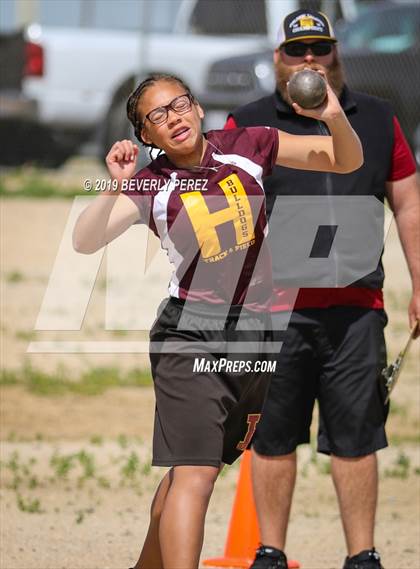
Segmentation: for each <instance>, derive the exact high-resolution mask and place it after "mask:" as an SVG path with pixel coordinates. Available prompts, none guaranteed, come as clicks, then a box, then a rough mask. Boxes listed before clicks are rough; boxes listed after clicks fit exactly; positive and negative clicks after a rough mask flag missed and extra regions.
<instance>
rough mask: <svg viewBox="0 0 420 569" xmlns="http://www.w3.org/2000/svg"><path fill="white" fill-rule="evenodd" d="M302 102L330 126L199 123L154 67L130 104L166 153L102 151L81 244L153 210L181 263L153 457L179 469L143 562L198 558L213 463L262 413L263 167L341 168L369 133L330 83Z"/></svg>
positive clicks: (173, 563) (164, 323)
mask: <svg viewBox="0 0 420 569" xmlns="http://www.w3.org/2000/svg"><path fill="white" fill-rule="evenodd" d="M295 110H296V112H298V113H300V114H303V115H305V116H308V117H313V118H316V119H319V120H322V121H324V122H325V123H326V124H327V126H328V128H329V131H330V133H331V136H294V135H291V134H287V133H285V132H281V131H278V130H276V129H274V128H268V127H253V128H240V129H235V130H226V131H210V132H208V133H206V134H203V133H202V131H201V120H202V118H203V116H204V113H203V110H202V108H201V107H200V105H199V103H198V102H197V100H196V99H195V98H194V96H193V95H192V93H191V92H190V90H189V88H188V87H187V86H186V85H185V84H184V83H183V82H182V81H181V80H179V79H178V78H176V77H174V76H167V75H154V76H150V77H149V78H147V79H146V80H145V81H143V82H142V83H141V84H140V85H139V87H138V88H137V89H136V90H135V91H134V92H133V94H132V95H131V96H130V98H129V101H128V104H127V112H128V117H129V119H130V121H131V122H132V123H133V126H134V129H135V133H136V136H137V138H138V139H139V140H140V142H142V144H145V145H147V146H152V147H155V148H159V149H161V150H162V151H163V152H164V154H163V155H161V156H159V157H158V158H156V159H155V160H153V161H152V162H151V163H150V164H149V165H148V166H147V167H145V168H143V169H141V170H140V171H139V172H137V173H135V172H136V159H137V155H138V152H139V149H138V147H137V146H136V145H135V144H133V143H132V142H131V141H130V140H122V141H118V142H116V143H115V144H114V145H113V146H112V148H111V150H110V151H109V153H108V155H107V157H106V164H107V167H108V170H109V173H110V176H111V177H112V179H113V180H117V181H118V190H117V191H116V192H115V193H112V192H108V193H107V194H101V195H99V196H97V197H96V198H95V200H93V202H92V203H91V204H90V205H89V206H88V207H87V208H86V209H85V210H84V211H83V212H82V213H81V215H80V216H79V219H78V220H77V223H76V226H75V229H74V234H73V245H74V248H75V249H76V251H78V252H80V253H85V254H89V253H94V252H95V251H97V250H98V249H100V248H101V247H104V246H105V245H106V244H107V243H109V242H110V241H112V240H113V239H116V238H117V237H118V236H119V235H121V234H122V233H123V232H124V231H125V230H126V229H128V228H129V227H130V226H131V225H132V224H134V223H145V224H147V225H148V226H149V228H150V229H151V230H152V231H153V232H154V233H155V234H156V235H157V236H158V237H159V239H160V240H161V244H162V247H163V248H164V249H165V250H166V251H167V254H168V257H169V260H170V261H171V263H172V264H173V265H174V273H173V276H172V278H171V282H170V284H169V299H166V300H165V301H164V302H163V303H162V304H161V306H160V308H159V310H158V318H157V320H156V322H155V324H154V325H153V327H152V330H151V333H150V338H151V353H150V359H151V366H152V375H153V380H154V388H155V394H156V415H155V429H154V437H153V464H154V465H159V466H169V467H170V470H169V471H168V472H167V474H166V475H165V476H164V478H163V479H162V481H161V483H160V485H159V487H158V489H157V491H156V494H155V496H154V499H153V503H152V507H151V517H150V525H149V529H148V532H147V536H146V539H145V542H144V545H143V548H142V551H141V554H140V558H139V560H138V562H137V564H136V565H135V568H136V569H158V568H159V569H161V568H164V569H196V568H197V567H198V564H199V558H200V552H201V548H202V544H203V538H204V520H205V514H206V510H207V507H208V503H209V500H210V496H211V493H212V491H213V485H214V483H215V481H216V478H217V475H218V473H219V471H220V469H221V467H222V465H223V464H224V463H232V462H233V461H234V460H235V459H236V458H237V457H238V456H239V455H240V453H241V452H242V451H243V450H245V448H247V446H248V445H249V443H250V440H251V438H252V435H253V432H254V430H255V427H256V424H257V422H258V420H259V416H260V415H259V414H260V411H261V408H262V403H263V399H264V395H265V392H266V389H267V384H268V381H269V378H270V374H269V373H267V372H263V371H261V370H262V368H263V365H262V363H263V362H264V361H266V360H267V359H269V355H267V350H266V349H265V346H266V345H267V340H268V339H269V330H268V329H269V324H268V321H267V308H268V305H269V300H270V295H271V267H270V256H269V253H268V249H267V245H266V242H265V234H266V224H267V222H266V217H265V203H264V190H263V184H262V179H263V177H264V176H266V175H269V174H270V172H271V170H272V168H273V167H274V166H275V165H276V164H279V165H282V166H286V167H291V168H301V169H306V170H322V171H330V172H337V173H345V172H350V171H352V170H355V169H356V168H359V167H360V166H361V164H362V161H363V155H362V150H361V145H360V141H359V139H358V137H357V135H356V134H355V133H354V131H353V130H352V128H351V126H350V124H349V123H348V121H347V119H346V117H345V114H344V113H343V111H342V109H341V107H340V104H339V102H338V100H337V98H336V96H335V95H334V93H333V92H332V90H331V89H330V88H328V95H327V99H326V102H325V103H324V104H323V105H322V106H321V107H319V108H317V109H313V110H304V109H301V108H300V107H298V106H297V105H295ZM128 182H130V183H128ZM235 346H236V349H235ZM245 360H246V367H244V366H243V363H242V362H244V361H245Z"/></svg>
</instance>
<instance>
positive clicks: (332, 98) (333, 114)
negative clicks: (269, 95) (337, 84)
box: [293, 69, 344, 123]
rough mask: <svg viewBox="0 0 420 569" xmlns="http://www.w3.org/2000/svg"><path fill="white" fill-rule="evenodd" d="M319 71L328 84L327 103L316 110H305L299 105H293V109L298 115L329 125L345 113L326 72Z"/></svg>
mask: <svg viewBox="0 0 420 569" xmlns="http://www.w3.org/2000/svg"><path fill="white" fill-rule="evenodd" d="M317 71H318V73H320V74H321V75H322V77H323V78H324V80H325V83H326V84H327V96H326V97H325V101H324V102H323V103H322V105H320V106H319V107H316V108H315V109H304V108H303V107H300V106H299V105H298V104H297V103H293V108H294V109H295V111H296V113H297V114H298V115H303V116H304V117H310V118H312V119H316V120H319V121H324V122H326V123H328V122H330V121H333V120H335V119H336V118H338V117H341V116H342V115H343V114H344V111H343V109H342V107H341V105H340V102H339V100H338V99H337V96H336V94H335V93H334V91H333V90H332V89H331V87H330V86H329V84H328V81H327V77H326V75H325V72H324V71H322V70H319V69H318V70H317Z"/></svg>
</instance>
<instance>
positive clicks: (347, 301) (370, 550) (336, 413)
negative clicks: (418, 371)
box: [225, 10, 420, 569]
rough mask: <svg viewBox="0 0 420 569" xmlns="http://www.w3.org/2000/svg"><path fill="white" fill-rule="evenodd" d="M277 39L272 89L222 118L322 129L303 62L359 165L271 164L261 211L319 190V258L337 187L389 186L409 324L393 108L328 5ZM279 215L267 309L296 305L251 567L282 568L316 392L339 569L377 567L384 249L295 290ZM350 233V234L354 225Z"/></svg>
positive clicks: (260, 489) (276, 379)
mask: <svg viewBox="0 0 420 569" xmlns="http://www.w3.org/2000/svg"><path fill="white" fill-rule="evenodd" d="M278 46H279V47H278V48H277V49H276V50H275V51H274V67H275V71H276V80H277V88H276V91H275V93H274V94H272V95H270V96H268V97H264V98H263V99H260V100H258V101H255V102H253V103H250V104H248V105H246V106H244V107H241V108H239V109H236V110H235V111H233V112H232V113H231V115H230V116H229V118H228V120H227V123H226V126H225V128H233V127H248V126H257V125H258V126H260V125H266V126H274V127H276V128H279V129H281V130H283V131H286V132H289V133H292V134H319V135H323V134H328V130H327V129H326V126H325V124H323V123H322V122H319V121H316V120H313V119H311V118H307V117H303V116H300V115H299V114H297V113H296V112H295V110H294V108H293V106H292V101H291V100H290V97H289V94H288V90H287V82H288V81H289V79H290V77H291V75H292V74H293V73H294V72H296V71H300V70H302V69H306V68H309V69H314V70H320V71H322V72H323V73H324V74H325V75H326V77H327V79H328V82H329V83H330V85H331V86H332V88H333V90H334V91H335V93H336V95H337V96H338V97H339V100H340V103H341V105H342V107H343V109H344V111H345V113H346V115H347V117H348V119H349V121H350V123H351V124H352V126H353V128H354V130H355V131H356V132H357V134H358V135H359V138H360V140H361V141H362V144H363V150H364V158H365V161H364V165H363V166H362V167H361V168H360V169H359V170H357V171H356V172H353V173H351V174H344V175H335V174H330V173H316V172H304V171H299V170H297V169H296V170H295V169H291V168H282V167H279V166H277V167H276V168H275V169H274V171H273V174H272V175H271V177H270V178H269V179H266V180H265V181H264V186H265V189H266V193H267V194H268V195H267V208H268V210H269V211H268V213H269V214H270V213H272V211H271V210H272V209H273V206H274V203H275V199H276V197H277V196H294V197H299V196H302V198H301V199H302V203H304V201H305V199H306V198H303V196H308V195H310V196H314V195H315V196H324V197H325V200H326V201H325V210H326V212H327V218H328V210H330V211H329V214H330V218H329V221H328V222H327V223H326V224H325V225H323V226H321V225H320V227H319V231H318V233H317V235H316V239H315V240H314V242H313V246H312V250H311V244H309V249H308V251H311V252H310V254H309V256H310V257H313V259H311V261H314V262H315V261H317V259H320V258H322V257H324V258H326V259H328V257H329V256H330V253H331V251H332V250H333V249H332V246H333V244H334V243H333V242H334V238H335V231H336V230H337V227H339V224H338V222H337V221H336V220H335V221H334V213H331V211H333V209H334V204H333V201H332V200H333V199H335V197H336V196H355V197H356V196H359V197H360V196H375V197H376V198H377V199H378V200H380V201H381V202H383V201H384V199H385V198H387V200H388V203H389V205H390V207H391V208H392V210H393V212H394V215H395V220H396V223H397V226H398V231H399V236H400V239H401V243H402V246H403V249H404V252H405V256H406V258H407V262H408V266H409V269H410V274H411V279H412V286H413V296H412V299H411V302H410V305H409V308H408V313H409V323H410V326H413V325H414V323H415V322H416V320H419V319H420V294H419V291H420V267H419V264H420V261H419V256H420V255H419V248H418V244H419V242H420V230H419V223H418V220H419V219H420V207H419V201H420V200H419V190H418V185H417V182H416V173H415V172H416V166H415V161H414V158H413V156H412V153H411V151H410V149H409V146H408V144H407V142H406V139H405V138H404V135H403V133H402V131H401V128H400V126H399V123H398V120H397V118H396V117H395V115H394V113H393V111H392V109H391V107H390V105H389V104H388V103H387V102H386V101H383V100H381V99H378V98H376V97H371V96H368V95H365V94H362V93H357V92H354V91H352V90H351V89H349V88H348V87H347V86H346V84H345V82H344V74H343V69H342V65H341V62H340V58H339V54H338V51H337V40H336V38H335V37H334V32H333V29H332V27H331V24H330V22H329V21H328V18H327V17H326V16H325V15H324V14H322V13H320V12H316V11H310V10H309V11H308V10H298V11H296V12H293V13H292V14H289V15H288V16H287V17H286V18H285V20H284V22H283V24H282V26H281V29H280V32H279V41H278ZM282 203H284V202H282ZM346 203H349V202H346ZM286 206H287V202H286V205H285V206H284V207H286ZM282 207H283V205H282ZM277 213H278V212H277ZM274 218H276V219H274ZM277 218H278V215H277V214H276V213H274V214H273V215H272V216H271V218H270V234H271V244H272V252H273V272H274V278H275V286H276V288H275V292H274V299H273V308H272V310H273V317H280V319H281V316H282V315H283V316H284V315H285V314H286V313H287V311H290V310H293V313H292V315H291V318H290V321H289V322H288V325H287V320H288V318H287V317H286V318H285V319H284V323H285V326H284V328H287V329H286V330H285V331H284V332H283V333H280V338H281V340H282V341H283V345H282V348H281V350H280V354H279V357H278V362H277V368H276V373H275V375H274V376H273V378H272V383H271V387H270V390H269V392H268V396H267V399H266V403H265V406H264V409H263V413H262V418H261V420H260V423H259V425H258V428H257V433H256V435H255V438H254V442H253V451H252V452H253V467H252V468H253V484H254V496H255V500H256V507H257V514H258V521H259V527H260V531H261V540H262V545H261V547H260V548H259V549H258V550H257V554H256V558H255V561H254V563H253V565H252V567H251V569H286V568H287V558H286V555H285V553H284V549H285V544H286V532H287V526H288V521H289V513H290V507H291V502H292V495H293V491H294V486H295V480H296V447H297V446H298V445H299V444H302V443H308V442H309V430H310V424H311V420H312V411H313V407H314V402H315V400H318V404H319V430H318V452H321V453H325V454H328V455H330V456H331V472H332V477H333V481H334V486H335V489H336V493H337V498H338V503H339V508H340V514H341V520H342V524H343V529H344V534H345V538H346V544H347V557H346V559H345V561H344V569H356V568H357V569H380V568H381V567H382V565H381V561H380V558H379V555H378V553H377V552H376V550H375V547H374V545H375V541H374V524H375V512H376V505H377V494H378V469H377V458H376V451H378V450H379V449H381V448H384V447H386V446H387V439H386V435H385V429H384V426H385V420H386V417H387V414H388V406H387V405H385V404H384V394H383V392H381V388H380V386H381V383H380V381H379V376H380V372H381V370H382V369H383V368H384V367H385V366H386V349H385V341H384V333H383V329H384V326H385V325H386V322H387V317H386V313H385V311H384V303H383V294H382V285H383V277H384V274H383V267H382V263H381V262H380V261H379V264H378V265H377V266H376V262H377V259H378V258H379V255H380V254H378V257H377V259H376V261H375V267H376V268H375V269H374V270H373V271H371V272H369V274H367V275H366V276H364V277H363V278H358V279H356V281H355V282H352V283H351V284H350V285H349V286H345V287H343V285H340V284H338V281H339V279H337V282H334V281H332V282H331V281H330V284H327V285H325V284H324V282H322V283H320V284H318V285H317V284H312V285H310V286H311V287H312V288H300V290H299V292H298V294H297V296H296V295H294V294H293V287H299V286H302V284H301V283H302V282H303V283H304V282H305V280H304V277H302V279H301V282H300V283H299V275H298V274H296V273H295V274H294V281H293V282H292V281H290V282H289V285H290V286H288V281H287V276H286V275H285V274H284V272H285V271H284V263H283V264H282V262H281V259H280V258H279V254H278V253H277V254H276V248H277V250H279V249H280V248H281V246H282V243H281V242H280V237H279V238H277V237H276V233H277V230H278V225H279V221H278V219H277ZM308 219H310V218H309V217H308ZM364 219H366V218H364ZM296 223H299V222H298V221H297V222H296ZM363 223H365V227H363ZM360 224H361V225H359V227H360V231H364V230H367V232H368V233H369V231H371V229H372V227H375V224H374V223H373V222H372V223H369V222H367V223H366V222H363V220H362V219H361V220H360ZM377 227H379V225H378V224H377ZM303 229H304V228H303V227H302V231H303ZM378 231H379V230H378ZM283 235H284V234H283ZM347 237H350V240H351V239H352V238H353V237H355V235H354V234H351V235H348V236H347ZM366 248H368V244H366ZM283 252H284V247H283ZM282 254H283V253H282ZM363 254H364V251H362V248H360V249H359V251H356V252H354V254H353V259H351V260H350V262H355V263H356V264H357V262H358V260H359V257H362V256H363ZM331 257H334V258H333V259H332V261H333V265H334V267H335V269H336V274H338V273H339V271H340V267H341V266H342V265H343V263H345V262H346V259H340V256H339V252H337V250H334V255H331ZM340 263H341V265H340ZM290 264H291V265H292V264H293V263H292V262H291V263H290ZM313 266H314V267H315V264H314V265H313ZM292 272H293V271H292ZM305 278H306V277H305ZM303 286H305V284H303ZM306 286H308V285H306ZM325 286H327V287H329V288H325ZM339 287H341V288H339ZM290 299H292V300H291V301H290ZM293 304H294V305H293ZM289 314H290V312H289ZM318 537H319V536H318ZM314 539H315V536H314ZM316 566H317V567H320V566H321V565H316Z"/></svg>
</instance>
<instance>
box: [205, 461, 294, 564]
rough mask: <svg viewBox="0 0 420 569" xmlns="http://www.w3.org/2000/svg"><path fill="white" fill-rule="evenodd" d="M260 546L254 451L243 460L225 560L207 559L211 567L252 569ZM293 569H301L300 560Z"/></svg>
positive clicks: (218, 558) (220, 558) (291, 562)
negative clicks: (252, 479) (252, 465)
mask: <svg viewBox="0 0 420 569" xmlns="http://www.w3.org/2000/svg"><path fill="white" fill-rule="evenodd" d="M259 543H260V531H259V528H258V521H257V513H256V511H255V505H254V497H253V494H252V482H251V451H249V450H246V451H245V452H244V453H243V455H242V459H241V467H240V470H239V480H238V485H237V488H236V496H235V500H234V503H233V508H232V515H231V518H230V524H229V531H228V536H227V540H226V545H225V551H224V555H223V557H215V558H212V559H205V560H204V561H203V564H204V565H207V566H209V567H242V568H244V569H248V567H249V566H250V565H251V564H252V562H253V561H254V557H255V550H256V549H257V547H258V545H259ZM288 565H289V569H294V568H299V567H300V565H299V563H298V562H297V561H289V562H288Z"/></svg>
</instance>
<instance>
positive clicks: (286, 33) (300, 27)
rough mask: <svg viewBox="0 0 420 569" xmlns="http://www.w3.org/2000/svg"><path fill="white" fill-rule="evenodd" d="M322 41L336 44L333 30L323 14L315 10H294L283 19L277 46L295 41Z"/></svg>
mask: <svg viewBox="0 0 420 569" xmlns="http://www.w3.org/2000/svg"><path fill="white" fill-rule="evenodd" d="M312 39H322V40H329V41H331V42H336V41H337V39H336V38H335V36H334V30H333V28H332V25H331V23H330V21H329V19H328V18H327V16H326V15H325V14H323V13H322V12H316V11H315V10H296V12H292V13H291V14H289V15H288V16H286V17H285V18H284V21H283V24H282V25H281V27H280V29H279V33H278V36H277V40H278V41H277V45H279V46H282V45H284V44H285V43H289V42H291V41H296V40H312Z"/></svg>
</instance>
